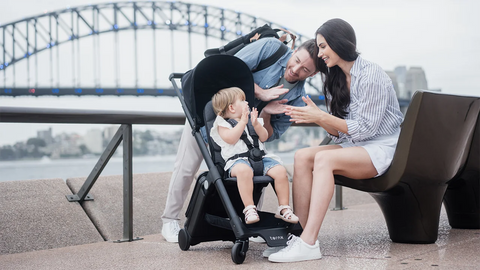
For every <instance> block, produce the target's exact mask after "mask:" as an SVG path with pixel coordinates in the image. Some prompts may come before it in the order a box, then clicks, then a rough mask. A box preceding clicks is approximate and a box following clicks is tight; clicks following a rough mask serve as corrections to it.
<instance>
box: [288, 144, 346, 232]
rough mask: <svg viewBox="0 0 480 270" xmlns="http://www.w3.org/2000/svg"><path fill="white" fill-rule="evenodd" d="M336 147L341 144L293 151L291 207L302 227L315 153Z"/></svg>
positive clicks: (308, 198)
mask: <svg viewBox="0 0 480 270" xmlns="http://www.w3.org/2000/svg"><path fill="white" fill-rule="evenodd" d="M338 148H341V146H338V145H323V146H315V147H309V148H303V149H300V150H298V151H297V152H296V153H295V159H294V163H293V164H294V167H293V184H292V194H293V209H294V212H295V214H296V215H297V216H298V218H299V220H300V224H301V225H302V227H303V226H305V224H306V222H307V219H308V210H309V209H310V195H311V191H312V182H313V165H314V161H315V155H316V154H317V153H318V152H320V151H327V150H331V149H338Z"/></svg>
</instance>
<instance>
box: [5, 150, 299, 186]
mask: <svg viewBox="0 0 480 270" xmlns="http://www.w3.org/2000/svg"><path fill="white" fill-rule="evenodd" d="M276 154H277V155H278V156H280V158H281V159H282V160H283V162H284V163H285V164H292V163H293V152H288V153H276ZM97 161H98V158H85V159H83V158H78V159H52V160H51V159H40V160H19V161H1V162H0V182H4V181H19V180H33V179H51V178H62V179H64V180H66V179H67V178H74V177H85V178H86V177H87V176H88V175H89V174H90V172H91V171H92V169H93V167H94V166H95V164H96V163H97ZM174 162H175V155H165V156H144V157H134V158H133V173H134V174H139V173H156V172H171V171H172V170H173V164H174ZM200 169H203V170H206V169H207V167H206V165H205V164H204V163H202V165H201V167H200ZM121 174H123V158H122V157H112V158H111V159H110V161H109V162H108V164H107V166H105V168H104V169H103V171H102V174H101V176H105V175H121Z"/></svg>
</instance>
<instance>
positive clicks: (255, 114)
mask: <svg viewBox="0 0 480 270" xmlns="http://www.w3.org/2000/svg"><path fill="white" fill-rule="evenodd" d="M257 118H258V111H257V108H252V112H251V113H250V120H251V121H252V125H253V126H255V124H256V123H258V122H257Z"/></svg>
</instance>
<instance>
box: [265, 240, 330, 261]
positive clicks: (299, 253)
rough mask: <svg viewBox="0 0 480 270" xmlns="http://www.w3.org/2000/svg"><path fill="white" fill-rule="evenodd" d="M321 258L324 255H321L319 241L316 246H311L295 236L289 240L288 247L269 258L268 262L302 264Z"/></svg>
mask: <svg viewBox="0 0 480 270" xmlns="http://www.w3.org/2000/svg"><path fill="white" fill-rule="evenodd" d="M321 258H322V253H320V247H319V244H318V240H317V241H315V245H313V246H311V245H309V244H307V243H305V242H304V241H303V240H302V239H301V238H300V237H297V236H295V235H292V236H291V238H290V240H288V242H287V247H285V248H284V249H282V250H280V251H279V252H277V253H273V254H272V255H270V256H268V260H269V261H271V262H300V261H308V260H318V259H321Z"/></svg>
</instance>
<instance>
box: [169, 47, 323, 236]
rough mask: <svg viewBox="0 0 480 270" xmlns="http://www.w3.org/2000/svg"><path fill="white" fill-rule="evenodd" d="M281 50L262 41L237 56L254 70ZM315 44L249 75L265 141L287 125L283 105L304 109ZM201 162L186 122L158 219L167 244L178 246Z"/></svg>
mask: <svg viewBox="0 0 480 270" xmlns="http://www.w3.org/2000/svg"><path fill="white" fill-rule="evenodd" d="M280 46H281V41H279V40H278V39H276V38H263V39H260V40H257V41H255V42H253V43H252V44H250V45H248V46H246V47H245V48H243V49H242V50H240V51H239V52H237V54H235V56H236V57H238V58H240V59H241V60H243V62H245V63H246V64H247V66H248V67H249V68H250V70H254V69H255V68H256V67H257V66H258V64H259V63H260V61H261V60H263V59H266V58H268V57H269V56H271V55H273V54H274V53H275V52H276V51H277V49H278V48H279V47H280ZM317 59H318V58H317V55H316V48H315V40H314V39H311V40H308V41H307V42H305V43H303V44H302V45H301V46H300V47H299V48H298V49H296V50H295V51H292V50H290V49H288V51H287V52H286V53H285V54H284V55H283V56H282V57H281V58H280V59H279V60H278V61H277V62H276V63H274V64H273V65H271V66H269V67H267V68H265V69H263V70H259V71H257V72H254V73H253V79H254V82H255V107H257V108H258V107H259V106H260V107H261V106H263V105H264V104H266V106H265V107H264V108H263V109H262V110H261V112H260V115H259V117H260V118H263V120H264V126H265V128H266V129H267V131H268V140H267V141H272V140H276V139H278V138H280V136H281V135H282V134H283V133H284V132H285V131H286V130H287V129H288V127H289V126H290V125H291V122H290V117H289V116H287V115H285V114H284V113H283V111H284V107H285V105H292V106H304V105H305V104H304V102H303V101H302V96H304V95H305V88H304V86H305V79H307V78H308V77H311V76H314V75H315V74H316V73H317V72H318V70H317V65H316V61H317ZM202 160H203V157H202V154H201V152H200V149H199V148H198V145H197V144H196V141H195V138H194V137H193V136H192V132H191V128H190V125H189V124H188V122H187V123H186V124H185V128H184V130H183V133H182V137H181V138H180V145H179V147H178V152H177V158H176V160H175V165H174V168H173V174H172V177H171V179H170V186H169V189H168V196H167V202H166V205H165V210H164V213H163V215H162V221H163V227H162V235H163V237H164V238H165V240H167V241H168V242H178V232H179V231H180V226H179V224H178V220H179V214H180V211H181V210H182V207H183V204H184V202H185V199H186V197H187V194H188V191H189V189H190V186H191V184H192V181H193V179H194V176H195V174H196V173H197V171H198V169H199V168H200V164H201V162H202Z"/></svg>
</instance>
